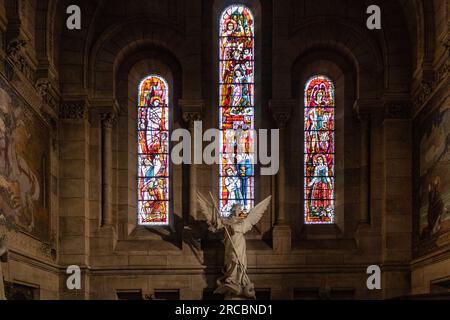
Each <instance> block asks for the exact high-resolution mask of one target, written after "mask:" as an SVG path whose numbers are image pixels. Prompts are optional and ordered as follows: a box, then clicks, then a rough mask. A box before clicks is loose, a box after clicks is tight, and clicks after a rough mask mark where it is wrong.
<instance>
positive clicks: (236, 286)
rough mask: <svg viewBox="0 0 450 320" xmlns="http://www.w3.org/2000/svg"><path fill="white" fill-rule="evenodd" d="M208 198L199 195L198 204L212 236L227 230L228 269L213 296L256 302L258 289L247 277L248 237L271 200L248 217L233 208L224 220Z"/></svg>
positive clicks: (237, 207) (259, 206) (251, 212)
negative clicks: (256, 289)
mask: <svg viewBox="0 0 450 320" xmlns="http://www.w3.org/2000/svg"><path fill="white" fill-rule="evenodd" d="M209 196H210V199H207V198H206V197H205V196H203V195H202V194H201V193H199V192H198V193H197V200H198V203H199V205H200V209H201V211H202V213H203V214H204V216H205V218H206V220H207V222H208V224H209V230H210V231H211V232H218V231H220V230H222V229H224V230H225V241H224V244H225V259H224V264H225V265H224V268H223V276H222V277H220V278H219V279H218V280H217V289H216V291H215V292H214V293H217V294H221V295H224V296H225V299H226V300H231V299H255V298H256V297H255V288H254V285H253V283H252V282H251V280H250V278H249V277H248V275H247V253H246V243H245V234H246V233H247V232H249V231H250V230H252V228H253V226H254V225H256V224H257V223H258V222H259V221H260V220H261V218H262V216H263V214H264V212H266V210H267V208H268V207H269V204H270V201H271V199H272V197H271V196H270V197H268V198H267V199H265V200H264V201H262V202H261V203H259V204H258V205H257V206H255V207H254V208H253V209H251V210H250V212H248V213H247V212H246V211H245V210H243V208H242V206H241V205H239V204H234V205H233V206H232V209H231V214H230V216H229V217H227V218H225V217H222V215H221V214H220V212H219V209H218V205H217V202H216V200H215V199H214V197H213V196H212V195H211V193H210V194H209Z"/></svg>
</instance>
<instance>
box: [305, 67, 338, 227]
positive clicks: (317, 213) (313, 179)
mask: <svg viewBox="0 0 450 320" xmlns="http://www.w3.org/2000/svg"><path fill="white" fill-rule="evenodd" d="M304 119H305V121H304V122H305V127H304V131H305V147H304V150H305V160H304V161H305V162H304V166H305V172H304V173H305V223H306V224H332V223H334V221H335V205H334V201H335V171H334V170H335V155H334V152H335V132H334V130H335V127H334V126H335V99H334V84H333V82H332V81H331V80H330V79H329V78H327V77H325V76H315V77H313V78H311V79H310V80H309V81H308V82H307V83H306V87H305V118H304Z"/></svg>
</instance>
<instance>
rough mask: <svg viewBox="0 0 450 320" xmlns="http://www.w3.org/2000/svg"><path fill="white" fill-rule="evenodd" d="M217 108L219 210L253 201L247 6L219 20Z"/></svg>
mask: <svg viewBox="0 0 450 320" xmlns="http://www.w3.org/2000/svg"><path fill="white" fill-rule="evenodd" d="M219 39H220V40H219V48H220V53H219V65H220V67H219V81H220V88H219V104H220V105H219V109H220V119H219V124H220V130H221V141H220V142H221V156H220V158H221V164H220V179H219V189H220V196H219V197H220V201H219V202H220V205H219V206H220V212H221V214H222V215H223V216H228V215H229V214H230V211H231V208H232V206H233V205H235V204H239V205H241V206H242V207H243V209H244V210H247V211H249V210H250V209H251V208H252V207H253V204H254V165H253V163H254V162H253V141H254V139H253V131H252V130H253V129H254V82H255V81H254V79H255V74H254V20H253V15H252V13H251V12H250V10H249V9H248V8H246V7H245V6H241V5H232V6H230V7H228V8H227V9H225V11H224V12H223V13H222V16H221V20H220V34H219Z"/></svg>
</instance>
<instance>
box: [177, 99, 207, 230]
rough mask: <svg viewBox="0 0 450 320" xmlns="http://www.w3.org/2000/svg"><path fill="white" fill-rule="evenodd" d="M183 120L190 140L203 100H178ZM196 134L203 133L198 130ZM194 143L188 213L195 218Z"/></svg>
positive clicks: (192, 147) (187, 222)
mask: <svg viewBox="0 0 450 320" xmlns="http://www.w3.org/2000/svg"><path fill="white" fill-rule="evenodd" d="M179 103H180V106H181V111H182V114H183V120H184V121H185V122H186V123H187V125H188V128H189V132H190V134H191V137H192V140H194V137H195V134H196V132H195V130H194V123H195V121H202V114H203V105H204V102H203V100H180V102H179ZM197 134H203V132H201V133H200V132H199V133H197ZM195 147H196V146H195V144H194V142H193V141H192V144H191V159H192V164H191V165H190V166H189V215H190V216H192V217H194V218H196V215H197V185H198V179H197V165H196V164H195V163H194V153H195ZM200 147H201V146H200ZM183 220H184V225H185V227H186V226H188V224H189V216H186V215H185V216H184V217H183Z"/></svg>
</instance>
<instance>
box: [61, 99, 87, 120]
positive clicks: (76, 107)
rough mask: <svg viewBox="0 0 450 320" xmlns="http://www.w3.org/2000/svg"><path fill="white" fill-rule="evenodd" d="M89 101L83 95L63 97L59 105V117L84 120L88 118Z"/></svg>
mask: <svg viewBox="0 0 450 320" xmlns="http://www.w3.org/2000/svg"><path fill="white" fill-rule="evenodd" d="M88 110H89V101H88V99H87V97H85V96H78V97H70V98H64V99H63V101H62V102H61V103H60V106H59V119H61V120H85V119H87V118H88Z"/></svg>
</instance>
